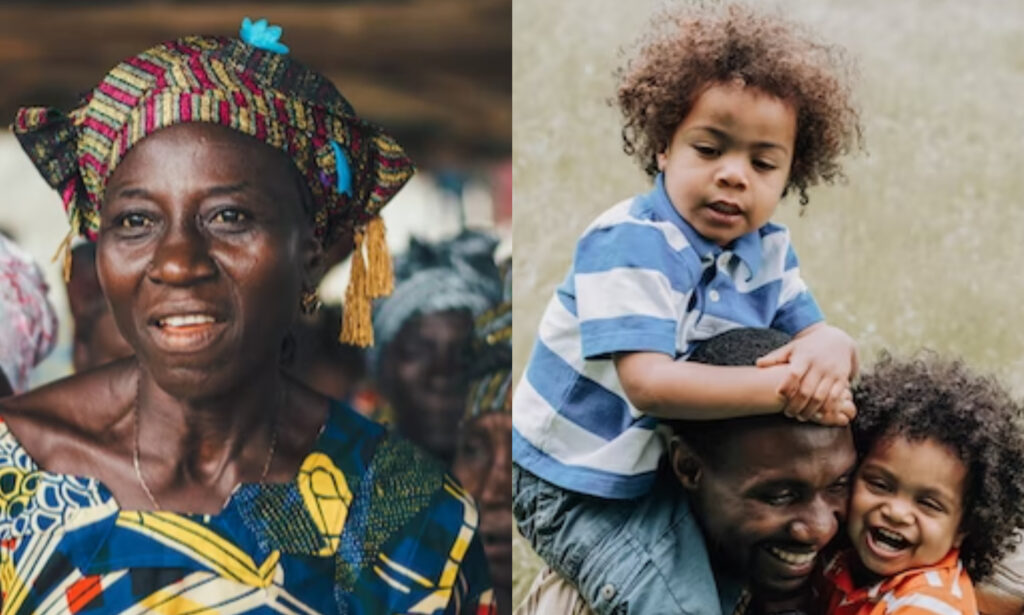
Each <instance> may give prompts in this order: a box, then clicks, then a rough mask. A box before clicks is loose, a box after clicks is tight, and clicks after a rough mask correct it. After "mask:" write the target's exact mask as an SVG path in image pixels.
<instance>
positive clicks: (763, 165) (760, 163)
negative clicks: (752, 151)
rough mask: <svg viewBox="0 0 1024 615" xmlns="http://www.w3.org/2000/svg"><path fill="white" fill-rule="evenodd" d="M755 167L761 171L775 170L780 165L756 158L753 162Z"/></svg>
mask: <svg viewBox="0 0 1024 615" xmlns="http://www.w3.org/2000/svg"><path fill="white" fill-rule="evenodd" d="M752 164H753V165H754V168H755V169H758V170H759V171H774V170H775V169H777V168H778V167H777V166H775V165H774V164H772V163H771V162H769V161H767V160H760V159H754V162H753V163H752Z"/></svg>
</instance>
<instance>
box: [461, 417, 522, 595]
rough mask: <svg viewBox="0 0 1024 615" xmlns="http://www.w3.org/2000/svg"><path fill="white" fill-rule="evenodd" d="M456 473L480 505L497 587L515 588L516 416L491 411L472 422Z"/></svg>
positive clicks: (465, 432) (483, 535)
mask: <svg viewBox="0 0 1024 615" xmlns="http://www.w3.org/2000/svg"><path fill="white" fill-rule="evenodd" d="M452 473H453V474H455V477H456V478H457V479H459V482H460V483H462V485H463V486H464V487H465V488H466V490H467V491H469V492H470V493H471V494H472V495H473V498H474V499H475V500H476V502H477V505H478V506H480V536H481V538H482V539H483V542H484V550H485V551H486V552H487V561H488V563H489V564H490V569H491V577H492V578H493V580H494V584H495V585H496V586H498V587H501V588H507V587H512V415H511V414H505V413H501V412H490V413H487V414H484V415H481V416H479V417H477V418H475V419H473V420H471V421H468V422H467V423H466V424H465V425H464V426H463V427H462V430H461V432H460V437H459V446H458V449H457V450H456V453H455V463H454V464H453V465H452Z"/></svg>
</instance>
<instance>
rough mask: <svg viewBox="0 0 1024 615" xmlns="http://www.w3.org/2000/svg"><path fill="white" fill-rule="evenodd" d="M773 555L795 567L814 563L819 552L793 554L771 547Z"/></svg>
mask: <svg viewBox="0 0 1024 615" xmlns="http://www.w3.org/2000/svg"><path fill="white" fill-rule="evenodd" d="M768 550H769V551H771V554H772V555H774V556H775V557H777V558H779V559H781V560H782V561H784V562H786V563H787V564H793V565H794V566H803V565H804V564H809V563H811V562H812V561H814V558H815V556H817V555H818V552H817V551H811V552H810V553H793V552H792V551H784V550H782V549H780V548H778V547H770V548H769V549H768Z"/></svg>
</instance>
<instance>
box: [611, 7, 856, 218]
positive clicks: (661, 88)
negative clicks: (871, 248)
mask: <svg viewBox="0 0 1024 615" xmlns="http://www.w3.org/2000/svg"><path fill="white" fill-rule="evenodd" d="M638 46H639V51H638V53H637V55H636V57H634V58H633V59H632V60H631V61H629V63H628V64H626V65H625V66H624V67H621V68H620V69H619V70H618V72H617V76H618V78H619V88H618V104H619V108H620V109H621V111H622V115H623V116H624V118H625V122H624V125H623V128H622V139H623V150H624V151H625V152H626V154H628V155H630V156H634V157H635V158H636V159H637V161H638V162H639V163H640V164H641V166H643V168H644V171H646V173H647V174H648V175H649V176H651V177H654V176H655V175H657V173H658V164H657V158H656V156H657V154H658V153H660V152H663V151H665V149H666V148H667V147H668V145H669V143H670V142H671V140H672V136H673V134H674V133H675V130H676V128H677V127H678V126H679V124H681V123H682V122H683V120H684V119H685V118H686V115H687V114H688V113H689V112H690V109H691V108H692V106H693V103H694V102H695V101H696V100H697V98H698V96H699V95H700V94H701V93H703V92H704V90H705V89H706V88H707V87H708V86H710V85H714V84H719V83H730V82H733V81H736V80H740V81H741V82H742V83H743V84H744V85H746V86H748V87H753V88H757V89H759V90H762V91H764V92H766V93H768V94H771V95H772V96H776V97H778V98H780V99H782V100H785V101H788V102H790V103H791V104H793V106H794V108H795V109H796V111H797V133H796V143H795V149H794V155H793V166H792V168H791V170H790V174H789V180H788V183H787V184H786V190H787V191H788V190H789V189H790V188H796V189H797V191H798V192H799V194H800V204H801V205H806V204H807V202H808V198H807V188H808V187H809V186H812V185H814V184H817V183H818V182H819V181H822V180H824V181H825V182H828V183H831V182H833V181H834V180H836V179H841V178H842V177H843V173H842V169H841V168H840V165H839V163H838V162H836V159H837V158H838V157H839V156H840V155H841V154H845V153H847V152H849V151H850V150H851V149H853V148H855V147H859V146H860V143H861V127H860V115H859V113H858V111H857V109H856V108H855V107H854V106H853V103H852V102H851V94H850V86H849V83H850V81H852V76H853V70H854V69H853V65H852V63H851V62H850V60H849V59H848V58H847V56H846V54H845V51H844V50H843V49H842V48H840V47H838V46H834V45H826V44H824V43H820V42H818V41H816V40H815V39H814V37H813V36H811V34H810V33H809V32H808V31H806V29H805V28H803V27H801V26H798V25H796V24H793V23H790V22H787V21H785V20H783V19H782V18H780V17H777V16H772V15H766V14H761V13H757V12H754V11H753V10H751V9H750V8H748V7H745V6H742V5H738V4H727V5H725V6H722V7H707V6H691V7H683V8H681V9H677V10H671V11H666V12H665V13H664V14H662V15H659V16H658V17H657V18H656V19H655V20H654V21H653V22H652V27H651V30H650V32H648V33H647V34H646V35H645V36H644V37H643V38H642V39H641V40H640V41H639V45H638Z"/></svg>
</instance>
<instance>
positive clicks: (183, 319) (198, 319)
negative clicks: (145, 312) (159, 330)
mask: <svg viewBox="0 0 1024 615" xmlns="http://www.w3.org/2000/svg"><path fill="white" fill-rule="evenodd" d="M214 321H215V319H214V318H213V316H209V315H207V314H185V315H184V316H167V317H166V318H161V319H160V322H159V325H160V326H161V327H189V326H192V325H203V324H207V323H212V322H214Z"/></svg>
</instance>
